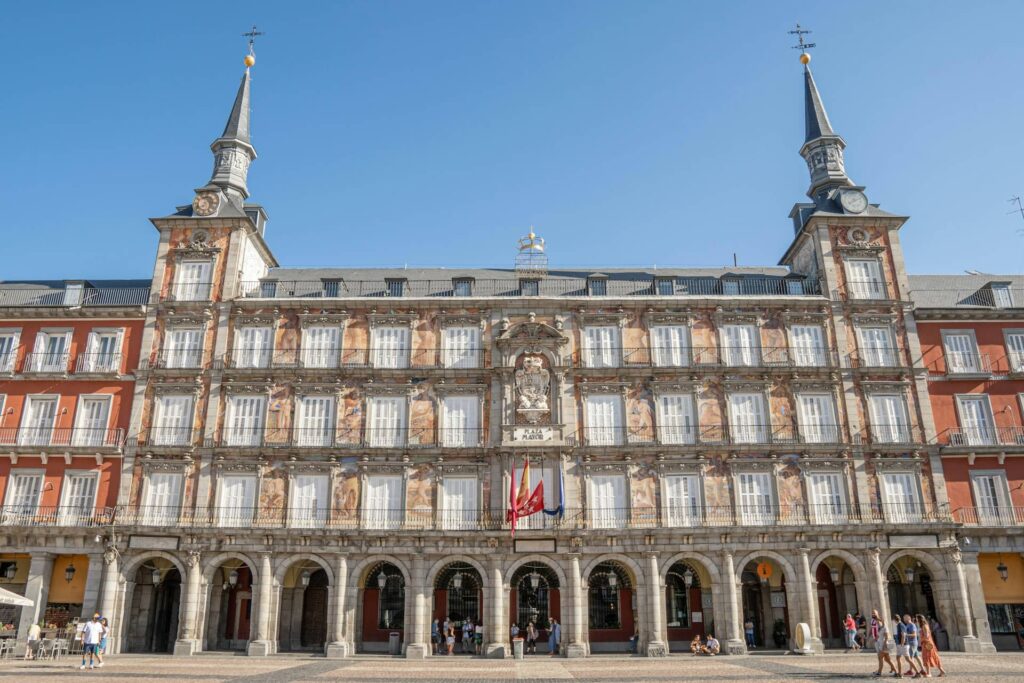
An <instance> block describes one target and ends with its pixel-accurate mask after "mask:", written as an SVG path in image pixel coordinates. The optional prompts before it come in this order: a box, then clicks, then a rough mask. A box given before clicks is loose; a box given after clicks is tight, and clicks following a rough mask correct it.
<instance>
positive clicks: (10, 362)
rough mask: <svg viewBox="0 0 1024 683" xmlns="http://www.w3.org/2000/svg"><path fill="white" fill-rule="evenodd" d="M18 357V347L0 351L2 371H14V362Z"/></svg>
mask: <svg viewBox="0 0 1024 683" xmlns="http://www.w3.org/2000/svg"><path fill="white" fill-rule="evenodd" d="M17 358H18V352H17V349H12V350H11V351H7V352H5V353H0V373H11V372H14V362H15V361H16V360H17Z"/></svg>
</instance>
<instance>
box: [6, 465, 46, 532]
mask: <svg viewBox="0 0 1024 683" xmlns="http://www.w3.org/2000/svg"><path fill="white" fill-rule="evenodd" d="M42 489H43V475H42V474H40V473H36V472H31V473H28V472H17V471H15V472H12V473H11V475H10V478H9V479H8V484H7V500H6V502H5V503H4V508H5V514H4V519H5V523H11V522H13V521H14V520H15V519H18V518H19V517H20V516H26V515H34V514H36V511H37V510H38V508H39V493H40V491H42Z"/></svg>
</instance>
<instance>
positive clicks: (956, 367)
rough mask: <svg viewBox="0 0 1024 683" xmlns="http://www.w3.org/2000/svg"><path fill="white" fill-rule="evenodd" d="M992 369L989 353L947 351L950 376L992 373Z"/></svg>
mask: <svg viewBox="0 0 1024 683" xmlns="http://www.w3.org/2000/svg"><path fill="white" fill-rule="evenodd" d="M992 369H993V366H992V359H991V358H989V355H988V354H987V353H977V352H973V351H972V352H966V351H946V374H947V375H949V376H950V377H957V376H966V377H974V376H977V375H991V374H992Z"/></svg>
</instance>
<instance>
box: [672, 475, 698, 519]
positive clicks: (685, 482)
mask: <svg viewBox="0 0 1024 683" xmlns="http://www.w3.org/2000/svg"><path fill="white" fill-rule="evenodd" d="M697 486H698V484H697V477H696V476H694V475H692V474H686V475H672V476H669V477H666V479H665V493H666V498H667V500H666V504H667V508H668V520H669V526H687V525H690V524H694V523H695V522H697V521H698V520H699V519H700V517H701V515H700V501H699V496H698V491H697Z"/></svg>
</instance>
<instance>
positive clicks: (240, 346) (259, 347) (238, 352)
mask: <svg viewBox="0 0 1024 683" xmlns="http://www.w3.org/2000/svg"><path fill="white" fill-rule="evenodd" d="M273 334H274V329H273V328H272V327H239V328H238V329H236V330H235V351H234V359H233V360H234V364H235V367H236V368H268V367H270V355H271V353H272V352H273V347H274V345H273V342H272V341H271V339H272V337H273Z"/></svg>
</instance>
